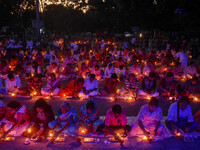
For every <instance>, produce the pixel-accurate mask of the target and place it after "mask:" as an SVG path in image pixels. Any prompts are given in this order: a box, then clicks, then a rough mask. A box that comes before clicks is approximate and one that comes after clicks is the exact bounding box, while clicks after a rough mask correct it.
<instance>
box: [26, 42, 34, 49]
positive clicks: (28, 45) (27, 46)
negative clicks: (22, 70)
mask: <svg viewBox="0 0 200 150" xmlns="http://www.w3.org/2000/svg"><path fill="white" fill-rule="evenodd" d="M32 47H33V41H32V40H30V41H27V42H26V48H32Z"/></svg>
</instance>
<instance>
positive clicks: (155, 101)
mask: <svg viewBox="0 0 200 150" xmlns="http://www.w3.org/2000/svg"><path fill="white" fill-rule="evenodd" d="M158 104H159V102H158V99H157V98H156V97H152V98H151V100H150V101H149V105H154V106H157V107H158Z"/></svg>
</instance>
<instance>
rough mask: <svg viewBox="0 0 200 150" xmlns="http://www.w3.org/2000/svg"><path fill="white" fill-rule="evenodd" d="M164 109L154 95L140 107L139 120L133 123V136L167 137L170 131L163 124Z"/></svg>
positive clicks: (131, 133)
mask: <svg viewBox="0 0 200 150" xmlns="http://www.w3.org/2000/svg"><path fill="white" fill-rule="evenodd" d="M162 117H163V115H162V109H161V108H160V107H159V102H158V99H157V98H155V97H152V98H151V100H150V101H149V103H148V104H145V105H143V106H142V107H141V108H140V112H139V114H138V116H137V119H136V120H137V121H136V122H134V123H133V125H132V130H131V132H130V135H131V136H144V135H145V136H146V137H147V138H150V137H155V136H161V137H167V136H168V133H167V131H166V129H165V127H164V126H163V125H162V123H161V120H162Z"/></svg>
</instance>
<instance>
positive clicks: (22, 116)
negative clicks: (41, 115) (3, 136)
mask: <svg viewBox="0 0 200 150" xmlns="http://www.w3.org/2000/svg"><path fill="white" fill-rule="evenodd" d="M30 122H31V115H30V112H29V110H28V109H27V108H26V106H25V105H22V106H21V104H20V103H19V102H17V101H10V102H9V103H8V105H7V112H6V115H5V118H4V119H3V120H2V121H1V122H0V124H1V131H3V132H8V135H9V136H21V135H22V134H23V132H25V131H26V129H27V128H28V126H29V124H30Z"/></svg>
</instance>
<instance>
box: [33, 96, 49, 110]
mask: <svg viewBox="0 0 200 150" xmlns="http://www.w3.org/2000/svg"><path fill="white" fill-rule="evenodd" d="M36 108H43V109H44V112H48V111H52V108H51V106H50V105H49V104H47V102H46V101H45V100H44V99H43V98H39V99H38V100H37V101H36V102H35V105H34V107H33V110H34V111H36Z"/></svg>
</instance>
